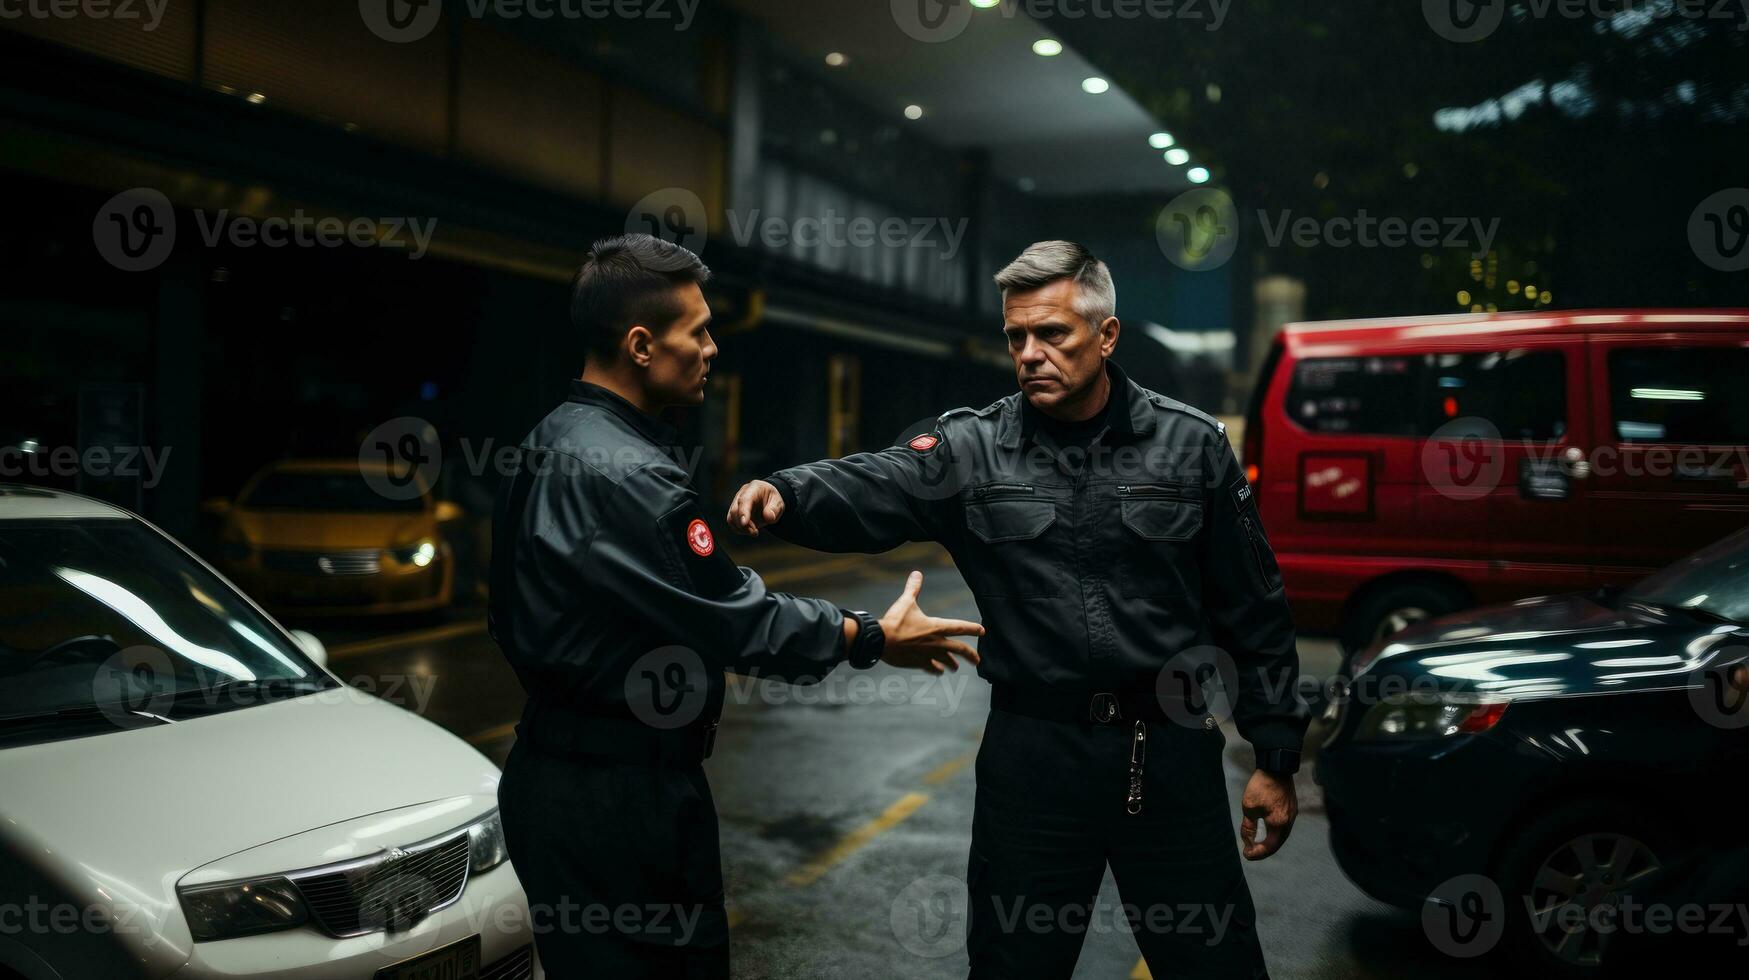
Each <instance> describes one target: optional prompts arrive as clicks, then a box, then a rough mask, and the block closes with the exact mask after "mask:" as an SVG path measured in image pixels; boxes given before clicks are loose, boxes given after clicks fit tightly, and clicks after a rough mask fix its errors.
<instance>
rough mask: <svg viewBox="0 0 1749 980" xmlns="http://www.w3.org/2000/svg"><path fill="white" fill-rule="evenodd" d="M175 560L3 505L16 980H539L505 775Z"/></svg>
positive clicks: (9, 912)
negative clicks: (507, 825)
mask: <svg viewBox="0 0 1749 980" xmlns="http://www.w3.org/2000/svg"><path fill="white" fill-rule="evenodd" d="M325 661H326V654H325V653H324V652H323V650H322V647H321V644H320V643H319V642H317V641H316V639H315V638H314V637H312V636H309V635H308V634H303V633H299V634H293V633H288V632H287V631H286V630H285V629H283V628H282V627H281V626H280V625H279V624H278V623H276V622H274V621H273V619H271V618H270V617H269V616H267V614H265V613H263V612H262V611H261V609H260V608H259V607H257V606H256V605H255V604H254V603H253V602H251V601H250V600H249V599H248V598H246V597H245V596H243V595H242V594H241V593H239V592H238V591H237V590H236V589H234V588H233V587H232V586H231V585H230V583H228V582H226V581H225V580H224V579H223V578H222V577H221V576H219V575H218V574H217V573H216V572H214V571H213V570H212V569H211V568H210V567H208V566H207V565H206V564H205V563H203V562H202V561H200V560H199V559H198V558H196V557H194V556H193V555H192V554H190V553H189V552H188V551H187V550H186V549H184V548H183V547H182V546H181V545H179V544H178V543H177V542H176V541H175V540H173V539H172V538H170V537H169V536H168V535H166V534H164V533H163V532H161V531H159V530H158V529H157V528H155V527H153V526H152V525H150V524H148V523H147V522H145V521H143V520H141V519H139V518H137V517H135V516H134V515H132V514H129V513H128V512H126V511H123V510H120V509H117V508H115V507H112V506H109V505H108V504H104V503H100V502H98V501H95V500H91V499H88V498H85V497H80V496H77V495H73V494H67V493H59V492H55V491H49V490H42V489H37V488H31V487H16V486H0V980H16V978H19V977H22V978H26V980H88V978H105V980H108V978H117V977H152V978H156V977H171V976H174V977H178V978H182V977H268V976H271V977H309V978H321V980H341V978H351V977H358V978H383V980H473V978H479V980H502V978H526V977H537V976H540V975H541V973H540V969H539V964H538V963H537V961H536V958H535V956H534V948H533V934H532V929H531V923H530V918H529V914H528V902H527V898H526V897H525V895H524V894H523V890H522V886H521V885H520V884H519V883H518V881H517V879H516V874H515V871H514V869H513V868H512V867H511V866H510V863H509V861H508V860H507V858H506V855H505V850H504V840H503V832H502V829H501V827H500V824H499V821H498V813H497V792H498V779H499V771H498V769H497V767H496V766H494V765H493V764H492V763H491V762H490V761H489V760H487V759H486V758H485V757H484V756H482V755H480V754H479V753H478V752H476V751H475V750H474V749H473V748H472V747H470V746H469V745H467V743H465V742H463V741H462V740H461V739H458V738H456V737H455V736H453V735H451V734H449V733H448V732H445V731H444V730H443V729H441V728H439V727H437V726H436V725H434V724H432V723H430V722H428V721H426V720H424V719H423V718H420V717H418V716H417V715H415V714H413V713H412V712H410V711H407V710H404V709H402V708H399V707H396V706H394V705H391V704H388V703H385V702H383V701H380V700H378V699H376V698H375V697H372V696H370V695H367V694H364V693H362V692H359V691H357V690H355V689H353V688H350V687H348V686H346V685H344V684H342V683H340V682H339V681H338V680H336V679H335V678H334V677H333V676H332V675H330V674H329V673H328V672H327V670H326V669H325V667H324V663H325Z"/></svg>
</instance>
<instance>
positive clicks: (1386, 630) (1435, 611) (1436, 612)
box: [1341, 582, 1469, 653]
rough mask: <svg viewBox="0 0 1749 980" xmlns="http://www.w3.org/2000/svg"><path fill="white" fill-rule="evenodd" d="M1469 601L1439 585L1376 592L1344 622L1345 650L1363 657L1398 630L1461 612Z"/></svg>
mask: <svg viewBox="0 0 1749 980" xmlns="http://www.w3.org/2000/svg"><path fill="white" fill-rule="evenodd" d="M1466 605H1469V599H1468V597H1467V596H1465V595H1464V594H1463V593H1462V592H1461V591H1459V590H1458V589H1457V588H1455V587H1453V586H1449V585H1442V584H1440V583H1438V582H1403V583H1399V584H1396V585H1387V586H1384V587H1382V588H1378V589H1374V590H1373V591H1371V592H1370V593H1368V594H1366V595H1364V596H1362V597H1361V599H1360V601H1358V602H1356V603H1355V605H1354V607H1353V608H1352V609H1350V610H1349V611H1348V614H1347V615H1346V616H1344V617H1343V619H1342V631H1341V632H1342V635H1341V640H1342V648H1343V649H1344V650H1346V651H1347V652H1349V653H1359V652H1360V651H1361V650H1364V649H1366V648H1367V647H1369V646H1372V645H1373V643H1374V642H1375V641H1377V640H1379V639H1382V638H1383V637H1385V636H1388V635H1390V634H1391V633H1395V632H1396V631H1397V630H1399V629H1402V628H1403V627H1405V626H1408V625H1411V624H1412V623H1417V622H1420V621H1421V620H1423V619H1432V618H1434V617H1435V616H1443V615H1445V614H1446V613H1451V612H1457V611H1458V610H1459V609H1462V608H1464V607H1465V606H1466Z"/></svg>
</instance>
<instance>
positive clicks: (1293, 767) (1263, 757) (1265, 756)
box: [1257, 749, 1300, 776]
mask: <svg viewBox="0 0 1749 980" xmlns="http://www.w3.org/2000/svg"><path fill="white" fill-rule="evenodd" d="M1257 768H1259V769H1261V770H1263V771H1264V772H1266V773H1269V774H1270V775H1271V776H1292V775H1293V774H1294V773H1296V772H1299V771H1300V751H1299V750H1298V749H1270V750H1269V751H1268V752H1263V753H1260V754H1259V755H1258V756H1257Z"/></svg>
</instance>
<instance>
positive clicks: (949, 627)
mask: <svg viewBox="0 0 1749 980" xmlns="http://www.w3.org/2000/svg"><path fill="white" fill-rule="evenodd" d="M769 485H770V484H767V486H769ZM779 506H780V507H781V506H782V502H781V501H779ZM922 589H923V573H922V572H917V571H914V572H912V573H911V575H910V577H908V578H907V579H905V590H904V591H903V592H901V593H899V598H898V600H897V601H895V602H894V603H893V605H892V606H891V607H890V608H889V609H887V612H886V615H884V616H882V617H881V632H882V633H884V634H886V638H887V643H886V650H885V652H883V653H882V654H881V660H882V661H884V662H886V663H889V664H892V665H893V666H895V667H906V668H911V669H916V670H925V671H928V672H929V673H931V674H940V673H945V672H946V671H950V670H958V669H960V665H959V661H958V660H956V659H955V658H956V657H959V658H962V659H964V660H966V661H968V662H970V663H973V664H976V663H978V651H976V650H974V649H972V647H971V646H970V645H968V644H966V643H963V642H961V641H959V640H955V639H953V637H956V636H983V635H984V627H982V626H980V625H978V624H977V623H974V622H971V621H969V620H964V619H937V618H936V617H934V616H930V615H928V614H926V613H924V611H923V610H922V608H920V607H919V606H918V605H917V594H918V593H919V592H920V591H922Z"/></svg>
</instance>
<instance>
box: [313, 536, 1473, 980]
mask: <svg viewBox="0 0 1749 980" xmlns="http://www.w3.org/2000/svg"><path fill="white" fill-rule="evenodd" d="M737 557H738V560H740V561H742V562H743V563H745V564H749V565H752V566H753V567H755V568H756V569H758V570H759V571H760V572H761V573H762V574H764V575H765V576H766V579H767V581H768V582H770V583H771V584H772V585H773V587H775V588H778V589H781V590H784V591H790V592H797V593H806V594H814V595H820V596H823V597H825V598H828V599H830V600H832V601H834V602H836V603H839V604H841V605H844V606H849V607H852V608H866V609H870V610H875V611H879V610H883V609H885V608H886V607H887V605H888V604H889V603H890V602H891V601H892V599H893V598H894V597H895V596H896V595H897V594H898V592H899V589H900V586H901V584H902V583H903V580H904V576H905V573H906V571H908V570H909V569H911V568H920V569H922V570H923V571H924V574H925V580H924V584H923V593H922V599H921V605H922V607H923V609H924V610H925V611H926V612H929V613H931V614H935V615H942V616H954V617H962V618H969V619H975V618H977V610H976V607H975V606H974V605H973V603H972V598H971V594H970V593H969V592H968V591H967V589H966V587H965V585H964V583H963V581H962V580H961V579H960V577H959V575H958V574H957V573H956V572H955V571H954V569H953V566H952V564H951V563H949V562H948V560H947V558H946V555H945V554H944V553H943V552H941V551H940V549H938V548H936V547H934V546H932V545H909V546H905V547H902V548H900V549H898V550H896V551H894V552H890V553H888V554H885V555H878V556H872V557H870V556H861V555H853V556H831V555H819V554H815V553H811V552H805V551H800V550H797V549H790V548H785V547H765V546H761V547H759V548H757V549H753V548H746V547H742V548H739V549H737ZM482 617H483V612H482V610H481V609H480V607H479V606H478V605H477V604H474V605H468V606H465V607H461V608H458V609H457V610H455V611H453V612H452V613H451V614H449V615H448V616H446V617H445V618H444V619H443V620H442V621H440V622H437V623H421V624H406V623H386V624H385V623H299V622H295V621H291V620H288V625H293V626H303V627H305V628H308V629H310V630H311V631H312V632H314V633H315V634H316V635H317V636H318V637H320V638H322V639H323V641H324V642H325V643H327V644H328V646H329V648H330V655H331V660H330V667H331V669H332V670H333V671H334V672H335V673H336V674H337V675H338V676H340V677H341V678H342V679H344V680H346V681H348V682H349V683H352V684H353V685H354V686H357V687H360V688H363V689H366V690H369V691H372V692H373V693H376V694H377V695H378V696H380V697H383V698H385V699H386V700H389V701H391V702H393V703H396V704H399V705H401V706H403V707H405V708H407V709H409V710H413V711H416V712H418V713H420V714H422V715H424V716H425V717H426V718H429V719H430V720H431V721H433V722H436V723H437V724H439V725H442V726H443V727H445V728H447V729H449V730H450V731H452V732H454V733H456V734H457V735H459V736H461V737H463V738H465V739H467V740H468V741H469V742H470V743H472V744H473V745H475V746H476V747H478V748H479V750H480V751H481V752H483V753H485V754H486V755H487V756H488V757H490V758H492V759H493V760H494V761H497V762H499V763H502V762H503V760H504V758H505V756H506V755H507V753H508V752H509V750H510V745H511V741H512V739H513V738H514V733H513V730H512V729H513V724H514V722H515V719H516V718H517V716H518V714H519V713H520V710H521V706H522V702H523V694H522V691H521V689H520V687H519V686H518V684H517V682H516V678H515V676H514V674H512V672H511V671H510V669H509V667H508V665H507V664H506V663H505V662H504V660H503V658H502V656H501V655H500V654H499V652H498V650H497V647H496V646H495V645H494V644H493V643H492V640H491V638H490V637H488V636H487V635H486V632H485V624H484V621H483V618H482ZM1301 661H1302V667H1303V669H1304V671H1305V672H1306V673H1308V674H1310V675H1313V676H1316V677H1323V676H1325V675H1326V674H1327V673H1328V672H1329V671H1330V670H1332V669H1333V668H1334V667H1335V665H1336V651H1335V647H1334V645H1333V644H1331V643H1328V642H1324V641H1315V640H1307V641H1303V642H1302V644H1301ZM730 681H731V682H730V685H729V695H728V703H727V704H726V705H725V707H724V714H723V723H722V729H721V733H720V735H719V738H718V741H717V746H716V753H715V755H714V756H713V757H712V758H711V759H710V761H709V762H707V763H706V771H707V772H708V774H709V777H710V781H711V786H712V789H713V791H714V793H715V795H716V803H717V808H718V811H719V813H720V814H721V819H722V848H723V865H724V874H725V877H726V881H727V887H728V896H729V909H730V921H731V924H732V927H733V940H732V941H733V961H734V975H735V976H736V977H737V978H747V980H752V978H765V977H773V978H776V977H786V978H787V977H797V978H814V977H831V976H855V977H868V978H881V977H920V978H938V977H939V978H947V977H964V976H965V975H966V959H965V952H964V949H963V945H962V938H963V931H964V915H963V905H960V904H956V894H955V888H956V886H958V887H960V888H961V889H963V884H961V882H960V879H961V878H963V876H964V874H965V868H966V852H967V846H968V843H969V841H970V837H971V814H972V800H973V769H972V762H973V759H974V756H975V753H976V751H977V747H978V740H979V737H980V734H981V733H982V730H983V726H984V719H985V715H986V714H987V712H988V710H989V693H990V688H989V685H988V684H986V683H985V682H984V681H982V680H980V679H979V678H978V677H977V676H976V675H975V674H974V673H973V672H972V670H971V669H970V668H967V669H965V670H962V671H960V672H958V673H956V674H951V675H948V676H947V677H945V678H933V677H929V676H927V675H923V674H918V673H907V672H901V671H898V670H895V669H893V668H889V667H887V666H885V665H881V666H878V667H876V668H875V669H874V670H872V671H868V672H859V671H852V670H851V669H849V668H848V667H843V666H841V667H839V668H838V669H837V670H835V671H834V672H833V673H832V674H831V675H830V676H829V677H828V678H827V679H826V680H825V681H824V682H823V683H822V684H821V685H820V686H818V687H815V688H807V689H803V688H791V687H787V686H784V685H777V684H770V683H766V682H758V683H754V682H748V681H744V680H741V679H738V678H731V679H730ZM1227 736H1228V745H1227V776H1228V784H1229V790H1228V793H1229V797H1230V799H1231V800H1232V801H1233V807H1234V809H1233V813H1234V818H1233V819H1234V824H1235V827H1236V826H1237V820H1238V811H1237V802H1238V799H1239V795H1240V793H1241V791H1242V789H1243V787H1244V781H1245V779H1246V778H1247V777H1248V776H1249V774H1250V771H1251V759H1250V750H1249V748H1248V747H1247V746H1246V745H1245V744H1244V743H1243V742H1242V741H1241V740H1240V739H1239V738H1238V737H1237V734H1236V733H1234V732H1232V731H1229V732H1228V733H1227ZM1317 736H1318V730H1317V727H1316V724H1315V723H1314V727H1313V730H1312V733H1311V735H1310V737H1309V738H1308V758H1309V759H1315V756H1313V755H1312V753H1314V752H1315V748H1316V746H1317V744H1318V738H1317ZM1311 765H1315V762H1311V763H1309V764H1308V767H1307V769H1306V770H1304V771H1302V772H1301V774H1300V777H1299V783H1298V788H1299V797H1300V806H1301V815H1300V818H1299V822H1298V824H1297V826H1296V827H1295V829H1294V833H1293V837H1292V839H1291V840H1290V841H1289V842H1288V844H1287V845H1286V847H1285V848H1284V849H1283V850H1282V851H1281V852H1280V853H1278V854H1277V855H1276V856H1275V857H1273V858H1271V859H1269V860H1267V861H1263V862H1260V863H1256V864H1249V865H1247V866H1246V873H1247V875H1248V878H1249V880H1250V883H1251V889H1252V892H1253V895H1254V897H1255V899H1256V904H1257V909H1258V922H1259V931H1260V933H1261V935H1262V941H1263V946H1264V951H1265V953H1266V955H1267V957H1268V960H1269V964H1270V973H1271V975H1272V976H1273V977H1274V978H1275V980H1314V978H1317V980H1348V978H1387V977H1389V978H1395V977H1414V978H1417V980H1439V978H1443V977H1456V976H1462V975H1466V974H1465V972H1464V967H1465V964H1463V963H1460V962H1458V961H1454V960H1450V959H1447V958H1445V957H1443V956H1442V955H1441V954H1439V953H1438V952H1437V951H1435V950H1434V949H1433V948H1432V947H1431V946H1430V945H1429V944H1428V942H1427V940H1426V939H1425V938H1424V937H1423V935H1422V932H1421V927H1420V923H1419V920H1418V919H1417V918H1415V917H1412V916H1408V915H1405V914H1403V913H1398V912H1395V911H1393V910H1391V909H1388V908H1387V907H1385V906H1383V905H1380V904H1378V903H1376V902H1374V901H1372V900H1371V899H1369V898H1367V897H1366V896H1364V895H1363V894H1361V892H1360V891H1359V890H1358V889H1357V888H1355V886H1353V885H1352V884H1350V883H1349V882H1348V880H1347V879H1346V878H1344V877H1343V875H1342V873H1341V871H1339V870H1338V869H1337V866H1336V864H1335V860H1334V858H1333V857H1332V856H1331V853H1330V847H1329V843H1328V830H1327V825H1326V822H1325V818H1324V812H1323V806H1322V799H1321V796H1320V794H1319V791H1318V788H1317V786H1316V785H1315V784H1314V783H1313V782H1312V779H1311V774H1310V766H1311ZM1235 838H1236V831H1235ZM1235 846H1237V845H1236V843H1235ZM957 901H958V902H962V903H963V890H962V891H960V892H958V897H957ZM1118 909H1119V899H1118V896H1117V892H1116V889H1115V887H1114V886H1113V885H1112V881H1111V878H1110V876H1109V874H1108V875H1107V877H1106V881H1105V887H1104V889H1103V891H1102V893H1101V895H1100V899H1099V902H1098V905H1097V906H1096V908H1095V910H1094V914H1093V917H1092V921H1091V924H1090V925H1089V927H1088V928H1087V936H1086V941H1085V945H1084V947H1083V949H1082V953H1081V960H1080V965H1079V967H1078V969H1077V970H1076V972H1075V977H1076V978H1078V980H1079V978H1088V980H1092V978H1099V980H1123V978H1129V977H1146V976H1148V975H1149V974H1148V972H1147V970H1146V968H1145V967H1144V966H1142V965H1141V963H1140V957H1139V954H1138V952H1137V948H1136V944H1135V941H1134V939H1133V938H1131V937H1130V936H1129V935H1128V934H1127V932H1125V931H1124V930H1123V928H1122V926H1121V925H1120V924H1118V919H1117V916H1118Z"/></svg>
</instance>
